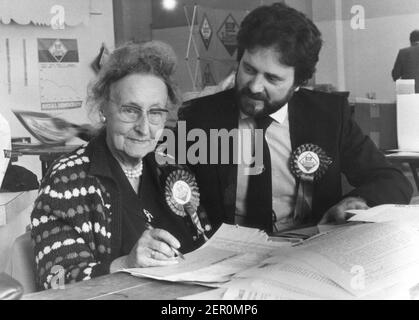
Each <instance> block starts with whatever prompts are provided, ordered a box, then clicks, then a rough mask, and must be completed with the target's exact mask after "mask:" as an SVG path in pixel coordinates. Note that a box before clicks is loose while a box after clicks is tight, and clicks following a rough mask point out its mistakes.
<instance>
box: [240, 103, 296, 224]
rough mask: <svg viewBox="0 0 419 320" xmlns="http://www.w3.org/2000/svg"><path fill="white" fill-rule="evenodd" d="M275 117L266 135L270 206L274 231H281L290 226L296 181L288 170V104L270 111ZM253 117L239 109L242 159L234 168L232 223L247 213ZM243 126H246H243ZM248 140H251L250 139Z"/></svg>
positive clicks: (252, 148)
mask: <svg viewBox="0 0 419 320" xmlns="http://www.w3.org/2000/svg"><path fill="white" fill-rule="evenodd" d="M270 117H271V118H273V120H274V121H272V123H271V125H270V126H269V127H268V128H267V130H266V134H265V138H266V142H267V144H268V146H269V152H270V156H271V169H272V209H273V210H274V212H275V215H276V221H275V222H274V231H281V230H284V229H288V228H291V227H292V226H293V221H292V213H293V211H294V207H295V199H296V182H295V178H294V176H293V175H292V173H291V171H290V170H289V160H290V157H291V153H292V150H291V138H290V131H289V121H288V104H286V105H285V106H284V107H282V108H281V109H279V110H278V111H277V112H275V113H273V114H271V115H270ZM254 128H255V121H254V120H253V119H252V118H249V117H247V116H246V115H245V114H243V113H240V119H239V132H240V133H242V132H246V131H247V132H246V133H245V134H239V139H238V141H239V150H242V157H243V158H242V159H243V160H244V161H241V163H239V165H238V169H237V190H236V216H235V223H237V224H243V222H244V219H245V216H246V196H247V190H248V185H249V175H246V174H244V172H245V170H246V169H245V168H246V167H247V165H248V164H249V158H250V159H253V158H252V156H253V153H254V135H249V134H248V132H249V130H251V131H252V132H253V130H254ZM243 129H247V130H244V131H243ZM249 140H250V141H249Z"/></svg>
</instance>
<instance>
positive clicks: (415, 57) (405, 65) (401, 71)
mask: <svg viewBox="0 0 419 320" xmlns="http://www.w3.org/2000/svg"><path fill="white" fill-rule="evenodd" d="M392 76H393V80H394V81H396V80H398V79H414V80H415V92H416V93H419V30H413V31H412V32H411V33H410V47H407V48H403V49H401V50H400V51H399V54H398V55H397V58H396V62H395V63H394V68H393V71H392Z"/></svg>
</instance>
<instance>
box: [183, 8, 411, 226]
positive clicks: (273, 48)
mask: <svg viewBox="0 0 419 320" xmlns="http://www.w3.org/2000/svg"><path fill="white" fill-rule="evenodd" d="M237 40H238V60H239V66H238V69H237V73H236V79H235V87H234V88H233V89H230V90H226V91H223V92H220V93H217V94H214V95H210V96H206V97H201V98H198V99H195V100H191V101H189V102H188V103H186V104H185V105H184V107H183V108H182V110H180V111H181V112H179V120H180V121H184V122H185V123H186V132H187V133H188V132H191V131H192V130H194V129H202V130H204V131H205V132H206V133H207V135H208V136H210V132H212V131H213V130H214V129H215V130H218V132H220V130H223V129H227V131H228V132H233V131H232V130H237V129H239V134H240V131H243V130H244V129H247V130H251V131H252V132H255V129H259V131H261V130H263V134H264V136H262V137H263V140H262V142H258V141H251V140H250V139H247V140H246V139H245V135H241V137H242V140H241V143H237V144H234V143H233V144H232V143H230V144H229V149H228V150H225V149H223V148H221V153H224V156H225V155H226V154H227V155H230V157H229V158H228V159H229V163H225V162H222V161H223V160H220V158H221V157H220V156H219V157H218V164H214V159H212V157H211V149H210V150H209V151H208V155H209V156H208V160H207V162H206V163H202V162H201V163H198V164H196V163H195V164H193V165H192V166H191V168H192V170H193V171H194V172H195V175H196V178H197V181H198V184H199V185H200V193H201V202H202V204H203V206H204V207H205V209H206V211H207V213H208V218H209V220H210V222H211V224H212V226H213V228H214V229H213V230H216V229H217V228H218V227H219V226H220V225H221V223H223V222H227V223H232V224H239V225H244V226H249V227H257V228H261V229H263V230H266V231H268V232H275V231H276V232H281V231H284V230H287V229H295V228H298V227H302V226H305V225H315V224H317V223H319V222H321V223H344V222H345V221H346V219H347V218H348V216H349V215H348V214H347V213H346V211H347V210H349V209H366V208H368V207H371V206H376V205H380V204H383V203H403V204H405V203H409V201H410V198H411V195H412V186H411V185H410V183H409V182H408V180H407V179H406V178H405V177H404V175H403V173H402V172H401V171H399V170H398V169H396V168H394V167H392V166H391V165H390V164H389V162H388V161H387V160H386V158H385V157H384V155H383V154H382V153H381V152H380V151H379V150H378V149H377V147H376V146H375V145H374V143H373V142H372V141H371V140H370V138H369V137H368V136H365V135H364V134H363V133H362V132H361V130H360V128H359V127H358V125H357V124H356V123H355V122H354V121H353V119H352V117H351V112H350V109H349V106H348V101H347V99H346V97H344V96H340V95H335V94H331V93H324V92H316V91H311V90H307V89H303V88H301V86H303V85H304V84H305V83H306V82H307V81H308V80H309V79H310V78H312V76H313V74H314V72H315V68H316V64H317V62H318V60H319V52H320V49H321V47H322V39H321V33H320V31H319V30H318V28H317V27H316V26H315V25H314V24H313V22H312V21H310V20H309V19H308V18H307V17H306V16H305V15H304V14H302V13H301V12H298V11H297V10H295V9H293V8H290V7H288V6H287V5H285V4H283V3H275V4H272V5H270V6H261V7H258V8H256V9H255V10H253V11H252V12H250V13H249V14H248V15H247V16H246V17H245V18H244V20H243V22H242V23H241V26H240V30H239V32H238V38H237ZM254 135H255V134H254ZM255 136H256V135H255ZM249 140H250V141H249ZM230 142H231V140H230ZM253 142H254V143H253ZM189 143H190V144H191V145H192V144H194V143H196V141H190V142H189ZM257 144H259V145H262V144H263V150H262V151H261V152H260V153H262V152H263V165H262V166H260V165H258V166H256V165H257V163H254V164H255V166H254V167H252V165H250V166H248V167H246V165H245V164H244V162H243V161H241V162H239V163H233V159H234V157H232V156H231V155H232V154H234V152H237V148H238V146H242V150H243V152H245V150H253V152H252V153H251V155H252V154H253V158H254V159H257V158H258V155H256V153H257V152H258V151H257V150H258V148H257ZM217 151H218V150H217ZM236 154H238V155H240V154H242V153H240V151H239V152H237V153H236ZM218 155H219V154H218ZM250 158H251V157H250ZM242 159H243V158H242ZM239 161H240V160H239ZM255 162H256V161H255ZM342 173H343V174H345V175H346V177H347V179H348V181H349V183H350V184H351V185H353V186H354V187H355V189H354V190H352V191H351V192H349V193H348V194H346V195H342V187H341V174H342Z"/></svg>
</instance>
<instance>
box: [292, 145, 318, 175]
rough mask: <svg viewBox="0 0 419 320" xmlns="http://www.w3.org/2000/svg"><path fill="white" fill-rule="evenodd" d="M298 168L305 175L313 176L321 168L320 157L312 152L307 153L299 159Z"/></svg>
mask: <svg viewBox="0 0 419 320" xmlns="http://www.w3.org/2000/svg"><path fill="white" fill-rule="evenodd" d="M297 166H298V168H299V169H300V170H301V171H302V172H303V173H305V174H313V173H315V172H316V171H317V170H318V169H319V168H320V159H319V156H318V155H317V154H316V153H314V152H311V151H305V152H303V153H302V154H300V156H299V157H298V159H297Z"/></svg>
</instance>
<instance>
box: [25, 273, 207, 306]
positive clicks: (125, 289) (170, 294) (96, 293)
mask: <svg viewBox="0 0 419 320" xmlns="http://www.w3.org/2000/svg"><path fill="white" fill-rule="evenodd" d="M208 290H209V288H207V287H202V286H198V285H192V284H182V283H172V282H166V281H159V280H153V279H146V278H137V277H134V276H131V275H129V274H127V273H122V272H121V273H114V274H109V275H106V276H102V277H98V278H94V279H92V280H87V281H81V282H78V283H74V284H70V285H66V288H65V289H61V290H60V289H57V290H52V289H50V290H45V291H41V292H36V293H30V294H27V295H24V296H23V298H22V300H173V299H176V298H179V297H183V296H187V295H191V294H196V293H200V292H204V291H208Z"/></svg>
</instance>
